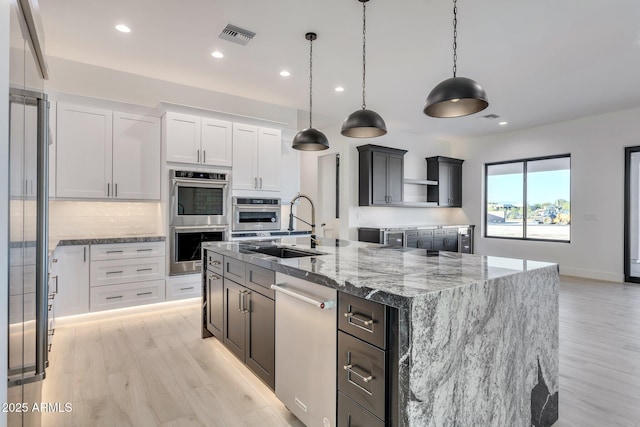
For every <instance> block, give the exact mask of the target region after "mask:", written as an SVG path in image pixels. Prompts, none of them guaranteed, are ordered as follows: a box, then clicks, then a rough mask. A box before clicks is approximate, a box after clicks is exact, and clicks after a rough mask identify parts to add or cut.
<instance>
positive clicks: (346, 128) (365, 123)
mask: <svg viewBox="0 0 640 427" xmlns="http://www.w3.org/2000/svg"><path fill="white" fill-rule="evenodd" d="M358 1H359V2H361V3H362V109H361V110H357V111H354V112H353V113H351V114H349V117H347V118H346V119H345V120H344V122H343V123H342V130H341V131H340V133H341V134H342V135H344V136H349V137H351V138H373V137H375V136H382V135H384V134H386V133H387V125H385V124H384V120H382V117H380V115H379V114H378V113H376V112H375V111H372V110H367V105H366V102H365V81H366V76H367V58H366V46H367V10H366V3H367V2H368V1H369V0H358Z"/></svg>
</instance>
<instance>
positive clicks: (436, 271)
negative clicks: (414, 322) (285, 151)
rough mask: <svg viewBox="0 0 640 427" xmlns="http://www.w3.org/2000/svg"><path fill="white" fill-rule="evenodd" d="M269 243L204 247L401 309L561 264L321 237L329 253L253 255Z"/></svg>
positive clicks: (301, 242)
mask: <svg viewBox="0 0 640 427" xmlns="http://www.w3.org/2000/svg"><path fill="white" fill-rule="evenodd" d="M265 245H272V244H271V243H263V242H211V243H206V244H203V248H204V249H207V250H212V251H214V252H217V253H220V254H222V255H224V256H230V257H233V258H236V259H239V260H242V261H246V262H249V263H252V264H255V265H259V266H262V267H265V268H268V269H271V270H274V271H277V272H281V273H284V274H287V275H290V276H294V277H299V278H301V279H304V280H309V281H312V282H315V283H318V284H322V285H325V286H329V287H332V288H336V289H339V290H341V291H344V292H348V293H350V294H354V295H357V296H361V297H364V298H367V299H371V300H374V301H378V302H381V303H384V304H387V305H391V306H395V307H401V306H405V304H406V303H407V300H411V299H413V298H416V297H421V296H425V295H427V294H430V293H433V292H441V291H445V290H449V289H455V288H458V287H461V286H468V285H472V284H475V283H478V282H485V281H489V280H492V279H496V278H500V277H505V276H510V275H515V274H519V273H521V272H524V271H530V270H536V269H543V268H555V269H557V265H556V264H551V263H546V262H538V261H526V260H516V259H510V258H500V257H492V256H483V255H471V254H460V253H454V252H439V254H438V255H436V256H427V251H426V250H425V249H415V248H406V247H403V248H391V247H387V246H383V245H378V244H372V243H365V242H354V241H345V240H335V239H320V242H319V244H318V246H317V248H316V249H315V250H316V251H318V252H322V253H323V255H318V256H310V257H302V258H288V259H285V258H276V257H273V256H269V255H263V254H260V253H256V252H251V249H252V248H256V246H265ZM287 246H290V245H287ZM295 246H296V247H298V248H301V249H309V239H307V238H301V239H296V244H295Z"/></svg>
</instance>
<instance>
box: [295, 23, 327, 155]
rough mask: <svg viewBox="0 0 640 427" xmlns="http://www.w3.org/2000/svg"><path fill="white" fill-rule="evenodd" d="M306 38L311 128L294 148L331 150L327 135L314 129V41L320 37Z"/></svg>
mask: <svg viewBox="0 0 640 427" xmlns="http://www.w3.org/2000/svg"><path fill="white" fill-rule="evenodd" d="M304 38H305V39H307V40H309V127H308V128H306V129H303V130H301V131H300V132H298V133H297V134H296V136H295V137H294V138H293V145H292V147H293V148H294V149H295V150H301V151H320V150H326V149H327V148H329V140H328V139H327V137H326V136H325V134H323V133H322V132H320V131H319V130H318V129H314V128H313V41H314V40H315V39H317V38H318V35H317V34H316V33H307V34H305V35H304Z"/></svg>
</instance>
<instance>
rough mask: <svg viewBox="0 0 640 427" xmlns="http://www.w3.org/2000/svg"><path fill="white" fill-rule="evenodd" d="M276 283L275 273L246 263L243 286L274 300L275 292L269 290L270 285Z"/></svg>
mask: <svg viewBox="0 0 640 427" xmlns="http://www.w3.org/2000/svg"><path fill="white" fill-rule="evenodd" d="M275 282H276V273H275V271H272V270H268V269H266V268H262V267H258V266H257V265H253V264H249V263H247V267H246V276H245V286H246V287H248V288H249V289H251V290H253V291H256V292H258V293H260V294H262V295H264V296H266V297H269V298H271V299H275V298H276V297H275V292H276V291H274V290H273V289H271V285H273V284H274V283H275Z"/></svg>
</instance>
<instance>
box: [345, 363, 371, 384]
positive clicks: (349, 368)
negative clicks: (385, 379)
mask: <svg viewBox="0 0 640 427" xmlns="http://www.w3.org/2000/svg"><path fill="white" fill-rule="evenodd" d="M343 368H344V370H345V371H347V373H349V374H354V375H355V376H357V377H360V379H362V381H364V382H365V383H368V382H369V381H371V380H372V379H373V376H372V375H371V374H369V375H367V374H361V373H359V372H358V371H356V370H355V369H354V368H355V367H354V366H353V365H351V364H349V365H344V366H343Z"/></svg>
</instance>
